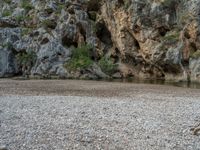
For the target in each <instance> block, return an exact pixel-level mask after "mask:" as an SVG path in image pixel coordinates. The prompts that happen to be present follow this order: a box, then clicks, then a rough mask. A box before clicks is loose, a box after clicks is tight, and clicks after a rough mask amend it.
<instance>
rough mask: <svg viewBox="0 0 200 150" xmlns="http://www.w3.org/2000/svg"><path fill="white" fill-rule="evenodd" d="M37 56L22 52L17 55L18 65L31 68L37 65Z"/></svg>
mask: <svg viewBox="0 0 200 150" xmlns="http://www.w3.org/2000/svg"><path fill="white" fill-rule="evenodd" d="M36 58H37V55H36V53H35V52H33V51H32V52H28V53H27V52H20V53H18V54H17V55H16V60H17V63H18V65H20V66H26V67H28V66H29V67H31V66H33V65H34V64H35V61H36Z"/></svg>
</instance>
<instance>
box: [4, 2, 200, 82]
mask: <svg viewBox="0 0 200 150" xmlns="http://www.w3.org/2000/svg"><path fill="white" fill-rule="evenodd" d="M199 6H200V2H199V1H198V0H190V1H187V0H140V1H138V0H126V1H125V0H110V1H104V0H101V1H98V0H89V1H88V0H87V1H86V0H45V1H41V0H32V1H30V2H26V1H23V0H2V1H1V2H0V8H1V9H0V10H1V11H0V39H1V41H0V58H1V59H0V76H1V77H4V76H14V75H17V74H24V72H25V74H31V75H39V76H51V75H56V76H59V77H65V78H69V77H70V78H71V77H76V78H105V77H109V76H110V77H117V78H122V77H140V78H162V79H169V78H173V79H177V78H182V79H186V80H191V79H195V80H199V78H200V73H199V72H200V71H199V65H200V61H199V58H200V52H199V51H200V44H199V43H200V36H199V27H200V25H199V23H200V20H199V14H200V9H199V8H200V7H199ZM83 45H89V46H88V47H90V48H88V49H87V50H88V53H89V57H87V58H85V57H84V59H83V58H82V57H78V58H79V59H80V60H77V58H76V59H75V60H76V61H71V62H73V63H74V62H77V64H75V65H73V67H74V68H72V67H69V66H71V65H69V62H70V60H72V59H73V58H74V57H73V54H74V53H73V51H74V49H77V50H80V49H82V47H83ZM30 52H34V53H35V54H36V56H37V57H36V59H35V61H31V63H28V61H29V60H30V59H33V57H31V56H30V55H28V54H29V53H30ZM27 55H28V56H29V57H28V56H27ZM80 55H81V54H80ZM19 56H24V57H26V56H27V57H28V58H29V59H27V60H26V61H24V59H25V58H24V57H19ZM104 58H105V59H104ZM88 59H89V60H88ZM22 62H23V63H22ZM27 64H29V65H27ZM30 64H31V65H30Z"/></svg>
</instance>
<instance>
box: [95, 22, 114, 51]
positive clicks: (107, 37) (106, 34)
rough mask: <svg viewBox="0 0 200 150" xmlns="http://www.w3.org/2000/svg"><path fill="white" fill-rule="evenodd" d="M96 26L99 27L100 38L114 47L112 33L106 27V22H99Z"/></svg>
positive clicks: (98, 35)
mask: <svg viewBox="0 0 200 150" xmlns="http://www.w3.org/2000/svg"><path fill="white" fill-rule="evenodd" d="M96 28H97V32H96V35H97V37H98V38H99V39H100V41H101V42H103V43H104V44H106V45H108V46H111V47H112V45H113V42H112V39H111V33H110V31H109V30H108V28H107V27H106V25H105V23H104V22H99V23H97V25H96Z"/></svg>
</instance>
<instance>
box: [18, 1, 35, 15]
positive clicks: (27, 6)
mask: <svg viewBox="0 0 200 150" xmlns="http://www.w3.org/2000/svg"><path fill="white" fill-rule="evenodd" d="M21 7H22V8H24V9H25V11H26V12H29V11H30V10H31V9H33V8H34V7H33V6H32V5H31V3H30V2H29V0H21Z"/></svg>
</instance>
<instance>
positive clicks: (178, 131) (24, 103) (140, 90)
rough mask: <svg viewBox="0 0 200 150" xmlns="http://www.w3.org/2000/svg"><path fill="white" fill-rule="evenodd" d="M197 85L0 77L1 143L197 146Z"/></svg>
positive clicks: (48, 148)
mask: <svg viewBox="0 0 200 150" xmlns="http://www.w3.org/2000/svg"><path fill="white" fill-rule="evenodd" d="M199 97H200V94H199V90H198V89H189V88H180V87H173V86H166V85H165V86H162V85H149V84H133V83H119V82H103V81H82V80H81V81H76V80H26V81H25V80H21V81H17V80H5V79H4V80H0V127H1V128H0V135H1V136H0V146H3V145H5V147H6V148H7V149H8V150H16V149H18V150H27V149H30V150H32V149H41V150H54V149H60V150H64V149H80V150H82V149H91V150H92V149H154V150H160V149H182V150H188V149H191V150H198V149H200V136H199V133H197V134H196V135H194V131H195V129H197V128H198V124H199V123H200V117H199V116H200V110H199V108H200V101H199Z"/></svg>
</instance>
